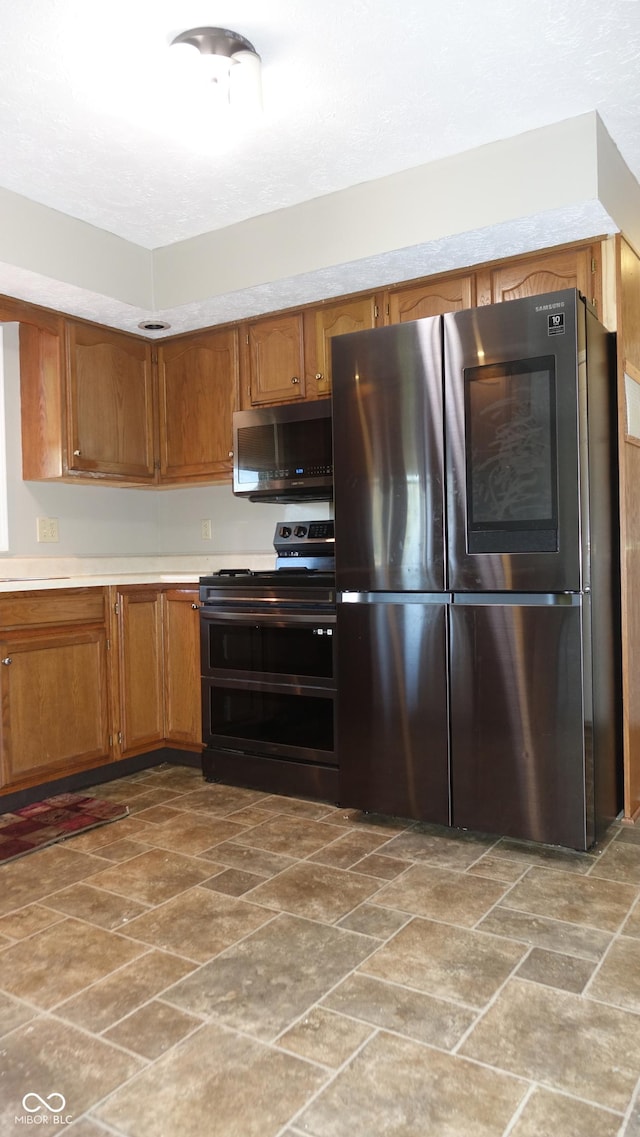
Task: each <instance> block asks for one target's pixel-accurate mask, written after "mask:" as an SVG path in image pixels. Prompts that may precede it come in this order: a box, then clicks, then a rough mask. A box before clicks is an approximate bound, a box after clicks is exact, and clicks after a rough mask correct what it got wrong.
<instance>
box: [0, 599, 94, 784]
mask: <svg viewBox="0 0 640 1137" xmlns="http://www.w3.org/2000/svg"><path fill="white" fill-rule="evenodd" d="M0 659H1V660H2V663H1V664H0V692H1V696H2V719H1V741H2V748H1V760H0V771H1V785H2V787H3V788H4V789H6V790H10V789H21V788H23V787H28V786H33V785H38V784H39V783H41V782H45V781H50V780H53V779H55V778H56V777H63V776H64V775H66V774H70V773H75V772H76V771H79V770H83V769H89V768H91V767H93V766H100V765H103V764H104V763H106V762H109V761H110V758H111V741H110V699H109V689H110V667H109V652H108V642H107V623H106V607H105V590H104V589H102V588H78V589H73V590H71V589H69V590H67V589H60V590H42V591H40V590H38V591H37V592H21V593H3V594H2V595H1V596H0Z"/></svg>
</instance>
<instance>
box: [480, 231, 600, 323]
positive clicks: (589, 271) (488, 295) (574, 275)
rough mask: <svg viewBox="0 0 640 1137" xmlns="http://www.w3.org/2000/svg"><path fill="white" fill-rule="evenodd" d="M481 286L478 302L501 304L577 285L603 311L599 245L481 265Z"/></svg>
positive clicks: (590, 301) (595, 306)
mask: <svg viewBox="0 0 640 1137" xmlns="http://www.w3.org/2000/svg"><path fill="white" fill-rule="evenodd" d="M477 288H478V304H497V303H500V302H501V301H503V300H518V299H520V297H523V296H539V295H541V294H542V293H543V292H558V291H559V290H561V289H563V288H577V289H578V290H579V291H580V292H581V293H582V295H583V296H584V297H586V299H587V300H588V301H589V303H590V304H593V306H594V308H596V310H597V311H599V310H600V308H601V295H602V274H601V267H600V255H599V249H597V248H596V247H593V246H583V247H582V248H579V249H572V248H568V249H561V250H559V251H558V252H551V253H545V254H543V255H542V256H532V257H527V258H520V257H519V258H518V259H517V260H514V261H509V262H507V263H506V264H502V265H496V266H495V267H494V268H491V267H489V268H487V269H480V270H479V271H478V273H477Z"/></svg>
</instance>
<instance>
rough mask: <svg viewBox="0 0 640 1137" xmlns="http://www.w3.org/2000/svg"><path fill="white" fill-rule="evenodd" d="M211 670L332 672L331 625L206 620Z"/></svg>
mask: <svg viewBox="0 0 640 1137" xmlns="http://www.w3.org/2000/svg"><path fill="white" fill-rule="evenodd" d="M205 627H206V628H207V636H208V658H209V667H210V669H211V670H212V671H219V670H224V671H245V672H246V671H249V672H259V673H260V674H261V675H264V674H270V675H300V676H309V677H320V676H324V677H327V678H331V676H332V675H333V635H332V632H333V629H332V628H328V627H326V626H322V625H320V624H318V625H317V626H316V625H312V626H307V625H305V626H303V627H296V626H295V625H290V626H287V627H283V626H282V625H280V626H274V625H273V624H271V625H266V624H248V623H242V624H226V623H220V624H218V623H215V622H207V623H206V624H205Z"/></svg>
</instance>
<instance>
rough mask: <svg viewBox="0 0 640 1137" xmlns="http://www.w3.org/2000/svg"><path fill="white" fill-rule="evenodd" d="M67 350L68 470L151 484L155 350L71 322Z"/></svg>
mask: <svg viewBox="0 0 640 1137" xmlns="http://www.w3.org/2000/svg"><path fill="white" fill-rule="evenodd" d="M66 348H67V380H68V383H67V433H68V467H69V470H72V471H76V472H78V473H93V474H94V475H99V474H103V475H106V476H108V477H111V478H117V479H123V480H124V479H127V480H132V481H135V482H152V481H153V480H154V449H153V383H152V373H151V346H150V345H149V344H148V343H145V342H144V340H139V339H136V338H135V337H134V336H127V335H123V334H121V333H118V332H112V331H110V330H109V329H107V328H99V327H93V326H91V325H89V324H86V325H85V324H74V323H71V322H69V323H67V337H66Z"/></svg>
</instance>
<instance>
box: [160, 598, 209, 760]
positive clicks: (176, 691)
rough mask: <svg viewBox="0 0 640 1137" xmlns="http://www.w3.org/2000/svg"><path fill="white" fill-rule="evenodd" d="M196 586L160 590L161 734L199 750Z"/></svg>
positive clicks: (183, 745) (198, 658)
mask: <svg viewBox="0 0 640 1137" xmlns="http://www.w3.org/2000/svg"><path fill="white" fill-rule="evenodd" d="M198 599H199V598H198V589H197V588H168V589H166V590H165V591H164V592H163V593H162V624H163V628H164V737H165V741H166V742H167V744H168V745H170V746H181V747H184V748H186V749H189V750H191V749H195V750H197V751H200V750H202V744H201V739H202V715H201V710H200V708H201V698H200V614H199V610H198V609H199V604H198Z"/></svg>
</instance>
